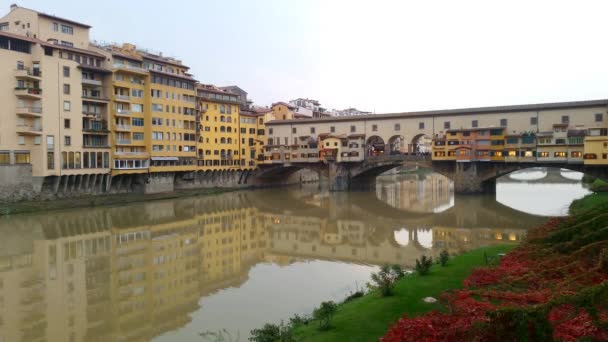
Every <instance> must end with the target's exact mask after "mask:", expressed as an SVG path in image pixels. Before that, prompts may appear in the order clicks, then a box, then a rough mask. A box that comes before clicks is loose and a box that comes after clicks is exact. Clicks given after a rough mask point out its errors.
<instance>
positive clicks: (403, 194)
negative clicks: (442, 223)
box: [376, 173, 454, 212]
mask: <svg viewBox="0 0 608 342" xmlns="http://www.w3.org/2000/svg"><path fill="white" fill-rule="evenodd" d="M376 196H377V197H378V199H380V200H381V201H384V202H386V203H387V204H388V205H390V206H392V207H395V208H399V209H408V210H409V211H412V212H436V211H441V210H444V209H447V208H449V207H450V206H451V205H452V204H453V200H454V188H453V184H452V182H451V181H450V180H449V179H448V178H446V177H444V176H442V175H440V174H438V173H429V174H421V175H417V174H409V175H396V176H390V177H381V178H378V181H377V183H376Z"/></svg>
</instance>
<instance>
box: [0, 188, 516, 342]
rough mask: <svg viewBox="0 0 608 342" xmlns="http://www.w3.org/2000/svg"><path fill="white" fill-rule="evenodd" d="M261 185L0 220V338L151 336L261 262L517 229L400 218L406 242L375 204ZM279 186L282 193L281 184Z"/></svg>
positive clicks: (399, 248) (382, 259)
mask: <svg viewBox="0 0 608 342" xmlns="http://www.w3.org/2000/svg"><path fill="white" fill-rule="evenodd" d="M264 196H265V195H264V193H261V194H256V193H231V194H225V195H222V196H218V197H213V198H212V197H209V198H193V199H183V200H176V201H167V202H152V203H146V204H138V205H135V206H129V207H124V208H105V209H90V210H87V211H85V212H82V211H78V212H65V213H57V214H46V215H31V216H24V217H13V218H5V219H3V220H0V231H2V232H3V239H2V240H1V241H0V252H1V253H0V341H147V340H149V339H151V338H152V337H154V336H157V335H160V334H163V333H164V332H167V331H171V330H174V329H177V328H179V327H182V326H184V325H185V324H187V323H188V322H190V320H191V318H190V314H191V313H192V312H193V311H196V310H198V309H199V308H200V306H199V299H200V297H202V296H207V295H209V294H210V293H213V292H215V291H217V290H220V289H224V288H227V287H234V286H240V285H241V284H243V283H244V282H245V281H246V280H247V277H248V274H249V270H250V269H251V267H253V266H254V265H256V264H257V263H259V262H268V261H272V262H277V263H280V264H288V263H290V262H293V261H294V260H300V259H327V260H340V261H345V262H354V263H365V264H383V263H400V264H404V265H411V264H412V263H413V261H414V259H415V258H416V257H418V256H420V255H421V254H423V253H436V252H437V251H438V250H439V249H440V248H445V247H447V248H450V249H451V250H464V249H467V248H471V247H477V246H480V245H483V244H488V243H494V242H495V241H501V242H502V241H505V240H509V241H511V237H512V236H514V237H515V241H518V240H519V239H520V238H521V236H523V235H524V234H525V233H524V231H523V230H513V229H500V228H493V229H491V230H487V231H486V230H480V229H472V230H471V229H463V228H450V227H446V226H445V225H438V224H435V223H430V224H429V225H428V226H427V227H419V228H411V229H409V230H408V229H406V230H405V231H406V234H407V242H406V243H404V241H403V240H399V239H396V238H395V232H396V231H401V230H402V229H403V228H402V227H403V226H404V225H406V226H407V225H408V224H409V223H403V221H399V220H396V219H379V217H378V215H376V216H374V215H373V213H372V214H369V216H365V215H363V214H361V215H355V214H353V213H348V212H344V213H342V212H340V211H338V212H336V213H333V214H332V215H327V211H323V210H324V208H323V205H326V204H327V203H329V202H331V201H320V202H318V203H319V204H320V205H321V207H315V206H312V207H311V208H308V207H307V205H306V204H298V203H289V202H287V203H284V204H283V206H282V207H281V206H280V205H277V204H276V203H279V202H275V201H273V200H272V197H271V196H270V195H269V196H268V197H264ZM273 196H274V195H273ZM372 197H373V195H372ZM277 198H282V199H283V202H285V194H284V193H283V194H280V196H278V197H277ZM254 203H255V204H254ZM300 203H305V201H303V202H300ZM262 204H264V205H262ZM268 204H269V205H268ZM265 205H266V206H265ZM293 208H298V210H296V211H293V210H292V209H293ZM372 208H373V207H372ZM446 220H448V221H449V220H453V219H452V218H451V217H447V218H446ZM502 223H503V222H501V224H502ZM425 231H426V232H430V231H432V237H433V248H432V249H431V250H428V249H426V248H425V247H424V246H423V244H421V243H420V241H419V240H420V239H419V238H418V236H419V234H423V233H425ZM497 234H498V235H497ZM498 236H500V239H498ZM202 309H203V310H204V308H202Z"/></svg>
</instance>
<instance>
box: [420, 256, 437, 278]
mask: <svg viewBox="0 0 608 342" xmlns="http://www.w3.org/2000/svg"><path fill="white" fill-rule="evenodd" d="M431 266H433V258H432V257H427V256H426V255H423V256H422V257H421V258H420V260H418V259H416V272H418V274H419V275H421V276H423V275H427V274H428V273H429V271H430V270H431Z"/></svg>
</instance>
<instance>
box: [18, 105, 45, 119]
mask: <svg viewBox="0 0 608 342" xmlns="http://www.w3.org/2000/svg"><path fill="white" fill-rule="evenodd" d="M17 115H19V116H27V117H35V118H39V117H40V116H42V107H17Z"/></svg>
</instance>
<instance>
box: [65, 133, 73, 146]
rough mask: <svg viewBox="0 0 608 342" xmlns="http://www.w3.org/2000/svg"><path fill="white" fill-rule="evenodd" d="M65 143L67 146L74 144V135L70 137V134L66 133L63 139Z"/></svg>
mask: <svg viewBox="0 0 608 342" xmlns="http://www.w3.org/2000/svg"><path fill="white" fill-rule="evenodd" d="M63 144H64V145H65V146H70V145H72V137H70V136H69V135H66V136H65V137H64V139H63Z"/></svg>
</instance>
